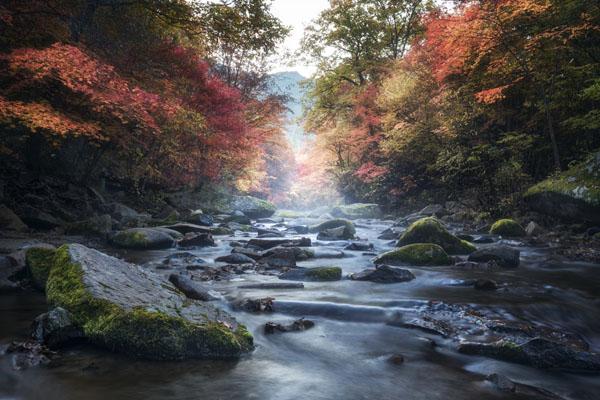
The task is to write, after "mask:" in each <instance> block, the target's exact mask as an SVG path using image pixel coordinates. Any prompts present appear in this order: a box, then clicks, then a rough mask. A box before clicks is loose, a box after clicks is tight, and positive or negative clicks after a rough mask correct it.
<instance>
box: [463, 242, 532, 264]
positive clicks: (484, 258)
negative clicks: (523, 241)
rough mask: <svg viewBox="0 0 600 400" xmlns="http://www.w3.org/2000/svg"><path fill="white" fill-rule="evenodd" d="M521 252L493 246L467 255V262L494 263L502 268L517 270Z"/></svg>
mask: <svg viewBox="0 0 600 400" xmlns="http://www.w3.org/2000/svg"><path fill="white" fill-rule="evenodd" d="M520 254H521V252H520V251H519V250H515V249H512V248H510V247H507V246H493V247H486V248H483V249H479V250H477V251H475V252H474V253H471V254H470V255H469V261H474V262H488V261H495V262H496V263H497V264H498V265H499V266H501V267H504V268H517V267H518V266H519V257H520Z"/></svg>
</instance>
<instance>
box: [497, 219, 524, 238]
mask: <svg viewBox="0 0 600 400" xmlns="http://www.w3.org/2000/svg"><path fill="white" fill-rule="evenodd" d="M490 234H492V235H500V236H508V237H522V236H525V235H527V233H526V232H525V229H523V227H522V226H521V225H520V224H519V223H518V222H517V221H515V220H513V219H508V218H505V219H500V220H498V221H496V222H494V224H493V225H492V227H491V228H490Z"/></svg>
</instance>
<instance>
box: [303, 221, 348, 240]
mask: <svg viewBox="0 0 600 400" xmlns="http://www.w3.org/2000/svg"><path fill="white" fill-rule="evenodd" d="M339 227H344V230H343V234H342V235H341V236H342V238H343V239H353V238H354V235H355V234H356V229H355V228H354V224H353V223H352V222H351V221H348V220H347V219H332V220H329V221H325V222H322V223H320V224H318V225H313V226H311V227H309V231H310V232H311V233H320V232H324V231H327V230H330V229H335V228H339Z"/></svg>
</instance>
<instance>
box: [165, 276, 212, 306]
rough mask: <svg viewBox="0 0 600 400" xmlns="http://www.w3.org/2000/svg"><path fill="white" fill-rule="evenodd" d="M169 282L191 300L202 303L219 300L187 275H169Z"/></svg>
mask: <svg viewBox="0 0 600 400" xmlns="http://www.w3.org/2000/svg"><path fill="white" fill-rule="evenodd" d="M169 282H171V283H172V284H173V286H175V287H176V288H177V289H179V290H180V291H181V292H182V293H183V294H185V296H186V297H187V298H189V299H193V300H202V301H210V300H216V299H217V298H216V297H214V296H213V295H211V294H210V293H209V290H208V289H206V288H205V287H203V286H202V285H200V284H199V283H196V282H194V281H193V280H191V279H190V278H189V277H187V276H185V275H180V274H171V275H169Z"/></svg>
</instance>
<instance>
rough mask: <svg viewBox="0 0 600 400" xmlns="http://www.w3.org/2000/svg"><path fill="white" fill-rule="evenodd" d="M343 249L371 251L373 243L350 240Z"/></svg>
mask: <svg viewBox="0 0 600 400" xmlns="http://www.w3.org/2000/svg"><path fill="white" fill-rule="evenodd" d="M344 250H352V251H372V250H373V243H367V242H352V243H350V244H348V245H346V246H345V247H344Z"/></svg>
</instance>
